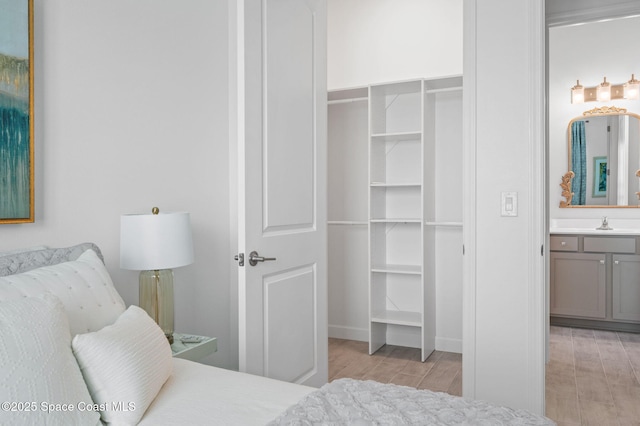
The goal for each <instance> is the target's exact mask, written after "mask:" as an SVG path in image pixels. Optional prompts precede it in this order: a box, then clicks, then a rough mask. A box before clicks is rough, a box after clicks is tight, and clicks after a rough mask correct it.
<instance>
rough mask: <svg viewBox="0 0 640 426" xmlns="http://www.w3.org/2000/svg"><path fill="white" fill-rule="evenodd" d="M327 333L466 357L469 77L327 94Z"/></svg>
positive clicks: (374, 347) (377, 344) (372, 349)
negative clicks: (465, 92) (465, 119)
mask: <svg viewBox="0 0 640 426" xmlns="http://www.w3.org/2000/svg"><path fill="white" fill-rule="evenodd" d="M328 103H329V106H328V110H329V111H328V123H329V129H328V146H329V148H328V149H329V153H328V154H329V155H328V158H329V169H328V170H329V176H328V193H329V206H328V209H329V211H328V218H329V336H330V337H337V338H346V339H352V340H362V341H368V342H369V352H370V353H371V354H373V353H374V352H375V351H376V350H378V349H379V348H380V347H382V346H383V345H384V344H387V343H388V344H392V345H399V346H409V347H415V348H420V349H421V352H422V360H423V361H424V360H425V359H426V358H427V357H428V356H429V354H430V353H431V352H432V351H433V350H434V349H438V350H443V351H450V352H461V349H462V271H461V270H462V196H461V194H462V77H460V76H454V77H446V78H435V79H416V80H411V81H402V82H392V83H385V84H373V85H370V86H367V87H359V88H352V89H345V90H335V91H330V92H329V95H328Z"/></svg>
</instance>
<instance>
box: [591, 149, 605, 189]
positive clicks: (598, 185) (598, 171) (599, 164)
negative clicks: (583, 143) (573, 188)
mask: <svg viewBox="0 0 640 426" xmlns="http://www.w3.org/2000/svg"><path fill="white" fill-rule="evenodd" d="M606 196H607V157H593V197H594V198H597V197H606Z"/></svg>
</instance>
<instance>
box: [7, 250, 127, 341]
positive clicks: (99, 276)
mask: <svg viewBox="0 0 640 426" xmlns="http://www.w3.org/2000/svg"><path fill="white" fill-rule="evenodd" d="M47 292H49V293H52V294H54V295H55V296H57V297H58V298H59V299H60V300H61V301H62V304H63V305H64V307H65V310H66V311H67V316H68V317H69V325H70V327H71V335H72V336H74V335H76V334H78V333H86V332H88V331H98V330H100V329H101V328H102V327H104V326H105V325H109V324H113V322H114V321H115V320H116V319H117V318H118V316H119V315H120V314H121V313H122V312H124V310H125V304H124V301H123V300H122V297H120V295H119V294H118V291H117V290H116V289H115V287H114V286H113V281H111V277H110V276H109V272H108V271H107V268H105V266H104V263H102V261H101V260H100V258H99V257H98V255H97V254H96V252H94V251H93V250H87V251H85V252H84V253H83V254H82V255H80V257H78V259H77V260H74V261H71V262H64V263H59V264H57V265H53V266H45V267H42V268H37V269H33V270H31V271H28V272H24V273H21V274H16V275H9V276H6V277H0V301H1V300H11V299H18V298H22V297H24V296H40V295H42V294H44V293H47Z"/></svg>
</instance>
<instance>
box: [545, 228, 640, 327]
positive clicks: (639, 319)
mask: <svg viewBox="0 0 640 426" xmlns="http://www.w3.org/2000/svg"><path fill="white" fill-rule="evenodd" d="M639 246H640V244H638V237H636V236H626V235H611V236H604V235H603V236H599V235H597V236H594V235H552V236H551V240H550V247H551V253H550V288H549V290H550V296H549V299H550V300H549V302H550V303H549V307H550V309H549V310H550V314H551V323H552V324H557V325H568V326H585V327H593V328H605V329H615V330H622V331H640V324H639V323H640V253H638V247H639Z"/></svg>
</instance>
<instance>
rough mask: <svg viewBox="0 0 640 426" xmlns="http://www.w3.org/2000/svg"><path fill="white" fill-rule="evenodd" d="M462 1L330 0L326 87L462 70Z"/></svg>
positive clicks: (380, 81) (337, 87)
mask: <svg viewBox="0 0 640 426" xmlns="http://www.w3.org/2000/svg"><path fill="white" fill-rule="evenodd" d="M461 17H462V0H400V1H399V0H328V16H327V20H328V40H327V57H328V71H327V80H328V81H327V88H328V89H329V90H332V89H343V88H348V87H357V86H366V85H368V84H374V83H384V82H390V81H398V80H408V79H413V78H425V77H437V76H446V75H455V74H461V73H462V18H461Z"/></svg>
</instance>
